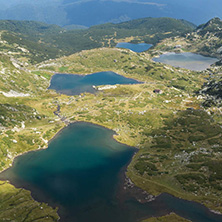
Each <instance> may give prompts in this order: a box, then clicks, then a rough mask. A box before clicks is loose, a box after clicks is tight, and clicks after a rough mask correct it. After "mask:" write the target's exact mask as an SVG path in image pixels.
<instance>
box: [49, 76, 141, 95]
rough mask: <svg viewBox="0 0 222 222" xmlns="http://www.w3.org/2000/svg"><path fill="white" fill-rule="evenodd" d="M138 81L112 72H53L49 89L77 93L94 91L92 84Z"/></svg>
mask: <svg viewBox="0 0 222 222" xmlns="http://www.w3.org/2000/svg"><path fill="white" fill-rule="evenodd" d="M138 83H141V82H139V81H137V80H134V79H130V78H126V77H124V76H121V75H118V74H116V73H114V72H98V73H93V74H90V75H74V74H55V75H54V76H53V77H52V79H51V83H50V86H49V89H54V90H56V91H57V92H58V93H62V94H66V95H78V94H81V93H84V92H89V93H95V92H96V90H95V89H94V88H93V86H99V85H116V84H138Z"/></svg>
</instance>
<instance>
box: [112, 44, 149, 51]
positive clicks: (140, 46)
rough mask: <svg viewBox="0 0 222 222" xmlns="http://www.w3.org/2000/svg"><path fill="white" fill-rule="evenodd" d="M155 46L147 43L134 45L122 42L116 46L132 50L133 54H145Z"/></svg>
mask: <svg viewBox="0 0 222 222" xmlns="http://www.w3.org/2000/svg"><path fill="white" fill-rule="evenodd" d="M152 46H153V45H151V44H147V43H139V44H133V43H128V42H120V43H118V44H117V45H116V47H117V48H124V49H130V50H132V51H133V52H144V51H147V50H148V49H149V48H151V47H152Z"/></svg>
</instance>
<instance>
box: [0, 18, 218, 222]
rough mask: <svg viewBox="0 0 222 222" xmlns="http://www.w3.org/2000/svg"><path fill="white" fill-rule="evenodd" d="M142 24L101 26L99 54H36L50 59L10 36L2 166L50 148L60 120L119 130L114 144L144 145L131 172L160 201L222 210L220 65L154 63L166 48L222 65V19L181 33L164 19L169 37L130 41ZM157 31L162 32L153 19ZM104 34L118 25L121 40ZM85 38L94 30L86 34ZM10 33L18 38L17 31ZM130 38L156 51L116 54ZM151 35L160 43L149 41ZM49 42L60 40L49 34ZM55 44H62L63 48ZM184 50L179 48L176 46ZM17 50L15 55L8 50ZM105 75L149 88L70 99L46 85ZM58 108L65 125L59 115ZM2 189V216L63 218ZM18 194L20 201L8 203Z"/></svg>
mask: <svg viewBox="0 0 222 222" xmlns="http://www.w3.org/2000/svg"><path fill="white" fill-rule="evenodd" d="M161 21H162V20H161ZM137 22H138V21H134V22H131V23H127V24H120V25H118V26H119V27H121V28H122V29H123V30H125V31H119V32H118V28H116V27H113V28H112V27H110V26H111V25H108V28H106V27H103V26H102V25H101V27H95V30H94V28H92V32H91V37H92V39H94V40H95V36H97V37H98V36H99V35H98V33H99V32H101V35H100V36H99V39H98V42H99V44H98V45H97V46H95V47H92V45H90V47H92V48H93V49H89V48H87V47H86V49H87V50H83V49H84V45H81V48H79V49H78V51H77V52H76V53H75V54H71V51H72V50H73V49H72V50H70V51H69V52H68V53H66V52H65V51H64V52H62V51H59V53H61V54H59V53H58V54H57V56H55V57H54V56H52V57H51V56H50V54H48V52H47V51H44V49H42V48H38V50H40V51H41V53H43V54H42V56H40V54H38V53H37V54H36V52H32V51H31V50H32V48H31V46H30V47H29V44H27V42H26V41H22V42H21V43H19V42H18V41H17V40H18V38H17V37H16V38H15V39H13V38H11V37H10V38H9V37H3V38H2V43H1V46H3V49H4V47H5V51H4V50H3V52H2V53H1V57H0V61H1V64H0V66H1V73H0V91H1V93H0V101H1V104H0V141H1V142H0V150H1V151H0V163H1V164H0V169H1V171H2V170H4V169H7V168H8V167H10V166H11V165H12V162H13V160H14V158H15V157H16V156H18V155H20V154H22V153H25V152H28V151H31V150H38V149H43V148H47V146H48V141H50V140H51V139H52V138H53V137H54V136H55V135H56V134H57V133H58V132H59V131H60V130H61V129H62V128H63V127H64V126H65V123H64V121H61V119H62V118H65V119H66V121H67V122H70V123H71V122H77V121H84V122H90V123H94V124H98V125H101V126H104V127H106V128H108V129H112V130H114V131H115V132H116V133H117V134H116V135H114V138H115V139H116V140H117V141H118V142H121V143H124V144H127V145H129V146H134V147H136V148H138V152H137V154H136V155H135V156H134V158H133V160H132V162H131V163H130V165H129V166H128V168H127V172H126V175H127V177H129V178H130V179H131V180H132V182H133V183H134V184H135V185H136V186H138V187H140V188H142V189H143V190H145V191H146V192H148V193H149V194H152V195H155V196H158V195H160V194H161V193H169V194H172V195H174V196H176V197H180V198H183V199H186V200H192V201H196V202H199V203H202V204H203V205H205V206H207V207H208V208H209V209H211V210H214V211H218V212H222V202H221V200H220V198H218V196H220V195H221V189H222V187H221V180H222V177H221V173H222V171H221V170H220V167H219V166H220V165H221V143H222V141H221V133H222V130H221V127H220V126H221V121H222V119H221V107H220V104H221V103H220V101H221V100H220V99H221V98H220V91H219V90H218V91H217V90H213V91H212V87H211V86H212V85H216V86H220V85H219V83H220V81H221V65H220V63H219V62H218V63H216V64H215V65H213V66H211V67H210V68H208V69H206V70H203V71H199V72H197V71H191V70H188V69H182V68H178V67H173V66H170V65H165V64H161V63H155V62H153V61H152V58H153V57H154V56H157V55H161V54H163V53H165V52H188V51H189V52H194V53H201V54H203V55H207V56H214V57H217V58H218V60H220V59H221V52H220V50H219V49H220V47H221V45H220V44H221V42H220V38H219V37H220V32H221V31H220V29H213V28H214V27H215V24H216V27H218V24H219V27H220V25H221V26H222V23H221V21H218V19H213V20H211V21H210V22H208V23H207V24H206V25H205V26H201V27H198V28H197V30H194V27H193V28H190V26H189V28H188V29H187V28H185V30H183V31H182V30H180V29H178V30H176V31H175V30H174V29H176V28H175V27H179V26H180V25H181V21H179V24H178V26H175V23H174V22H175V21H174V20H173V21H172V20H168V19H167V20H166V22H167V23H170V24H171V25H169V26H167V27H168V28H169V27H173V29H171V28H169V30H164V32H165V33H166V32H167V31H169V32H167V33H170V34H166V35H165V34H163V33H161V34H160V35H159V34H154V35H155V37H151V36H152V35H153V33H154V32H158V31H157V30H155V31H154V32H153V33H149V34H148V33H147V31H141V32H140V33H142V34H141V36H138V35H137V34H136V35H135V36H132V33H136V32H135V29H133V31H132V32H130V31H129V33H124V32H126V30H128V29H129V30H130V28H129V27H126V28H124V26H125V25H129V26H130V27H132V28H133V25H134V24H136V25H135V26H137V24H138V23H137ZM172 23H173V24H172ZM153 25H154V26H155V27H157V25H156V23H155V22H154V24H153ZM103 29H104V30H103ZM106 29H109V30H112V33H113V31H114V30H115V31H116V29H117V35H115V36H112V34H109V32H108V33H107V35H105V34H104V33H106ZM138 30H139V28H138ZM141 30H143V29H142V28H141ZM198 30H201V31H198ZM7 32H8V31H7ZM83 32H84V33H88V31H81V32H80V33H83ZM80 33H79V34H75V35H80ZM10 35H12V36H17V35H20V34H18V33H15V32H12V33H10ZM22 35H24V34H22ZM26 35H27V36H28V37H26V38H27V39H29V40H27V41H31V40H30V38H32V37H30V36H32V35H30V34H28V33H26ZM72 35H73V34H71V33H64V39H63V37H61V40H58V39H56V41H62V40H63V41H64V42H65V41H66V39H67V38H68V36H72ZM86 35H87V34H86ZM43 36H44V34H43ZM46 36H47V35H46ZM107 36H108V37H107ZM111 36H112V38H113V39H112V41H113V43H112V45H111V46H112V47H107V46H108V45H107V44H106V41H105V40H104V39H106V40H108V39H110V37H111ZM159 36H160V37H159ZM66 37H67V38H66ZM59 38H60V37H59ZM128 38H131V40H132V42H134V43H135V42H140V41H141V42H143V41H144V42H147V43H152V44H155V45H154V47H152V48H150V49H149V50H148V51H145V52H141V53H135V52H133V51H130V50H128V49H119V48H113V47H114V46H115V45H116V43H117V42H123V40H124V41H127V39H128ZM9 39H10V41H14V42H10V41H9ZM22 39H23V37H22ZM151 39H153V41H149V40H151ZM38 41H39V39H38V40H35V41H34V40H33V38H32V44H34V45H36V47H37V46H38V47H40V46H39V43H38ZM50 41H51V40H50ZM44 42H45V43H44V44H46V45H47V44H52V43H48V42H47V40H46V38H45V40H44ZM83 42H84V39H83ZM102 42H104V45H103V44H102ZM54 44H55V45H56V44H57V46H59V44H58V42H57V43H56V42H55V43H54ZM66 44H67V43H66ZM40 45H41V44H40ZM178 45H180V47H176V46H178ZM57 46H56V47H55V48H57V49H56V50H58V48H59V47H57ZM101 46H103V47H101ZM105 46H106V47H105ZM44 47H45V46H44ZM66 47H67V46H66ZM207 47H208V48H207ZM209 47H210V48H211V50H209ZM9 48H10V51H13V50H14V52H13V53H9V52H8V51H9ZM21 48H22V49H23V50H22V49H21ZM59 50H62V46H61V48H60V49H59ZM40 51H39V52H40ZM72 52H74V51H72ZM52 53H53V52H52ZM38 56H40V57H41V59H40V60H39V59H38ZM56 57H59V58H56ZM105 71H112V72H115V73H117V74H119V75H122V76H124V77H126V78H131V79H136V80H138V81H140V82H142V84H133V85H121V84H118V85H116V87H114V88H112V87H111V88H109V87H108V88H106V87H105V88H104V87H103V86H96V88H97V89H99V88H102V90H98V91H97V92H96V93H94V94H91V93H87V92H84V93H81V94H79V95H71V96H67V95H64V94H57V93H56V92H55V91H54V90H49V89H48V87H49V85H50V80H51V77H52V76H53V75H54V74H55V73H67V74H79V75H86V74H90V73H96V72H105ZM214 88H216V89H218V88H217V87H213V89H214ZM9 92H11V93H9ZM15 92H16V93H15ZM4 93H8V94H4ZM21 93H23V94H21ZM24 95H26V96H24ZM210 99H211V100H210ZM209 101H211V102H209ZM206 104H208V105H206ZM58 105H59V107H60V116H61V117H62V118H61V119H60V118H58V116H55V115H54V112H55V111H56V110H57V106H58ZM1 183H2V184H1V186H0V191H1V192H0V203H1V208H2V209H3V210H2V211H0V217H1V218H4V219H5V221H7V220H8V221H12V220H14V219H15V218H17V217H18V215H21V217H22V216H23V217H24V219H23V221H33V220H34V221H57V219H58V215H57V214H56V211H57V209H52V208H51V207H50V206H48V205H46V204H41V203H37V202H35V201H34V200H33V199H32V198H31V196H30V193H29V192H28V191H26V190H24V189H17V188H14V187H13V186H12V185H10V184H9V183H8V182H1ZM12 193H13V198H10V197H11V195H12ZM20 195H21V196H20ZM5 199H7V201H5ZM21 206H25V207H21ZM24 209H26V211H25V212H23V210H24ZM39 211H40V212H41V214H40V213H39ZM15 212H16V214H15ZM166 218H169V219H165V218H164V219H163V221H172V220H173V219H172V218H174V219H175V218H178V216H177V215H175V214H172V215H170V216H166ZM21 220H22V219H21ZM175 220H176V219H175ZM184 220H185V219H184ZM147 221H152V219H148V220H147ZM153 221H155V219H153ZM160 221H161V220H160ZM181 221H182V219H181Z"/></svg>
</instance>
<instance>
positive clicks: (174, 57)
mask: <svg viewBox="0 0 222 222" xmlns="http://www.w3.org/2000/svg"><path fill="white" fill-rule="evenodd" d="M153 61H155V62H161V63H164V64H168V65H172V66H174V67H180V68H185V69H190V70H193V71H203V70H205V69H207V68H209V67H210V65H212V64H214V63H215V62H217V61H218V59H217V58H211V57H206V56H202V55H199V54H195V53H191V52H185V53H174V52H169V53H166V54H163V55H160V56H159V57H155V58H153Z"/></svg>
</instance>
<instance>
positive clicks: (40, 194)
mask: <svg viewBox="0 0 222 222" xmlns="http://www.w3.org/2000/svg"><path fill="white" fill-rule="evenodd" d="M113 134H114V133H113V131H111V130H108V129H106V128H103V127H100V126H97V125H94V124H89V123H84V122H78V123H74V124H71V125H70V126H68V127H66V128H65V129H64V130H62V131H61V133H60V134H58V136H56V137H55V138H54V139H53V140H52V141H51V142H50V144H49V147H48V149H45V150H39V151H35V152H29V153H27V154H24V155H22V156H20V157H18V158H16V159H15V161H14V164H13V167H11V168H9V169H8V170H6V171H4V172H3V173H2V174H0V179H4V180H9V181H10V182H11V183H12V184H14V185H15V186H16V187H24V188H26V189H29V190H31V192H32V196H33V197H34V198H35V199H36V200H38V201H45V202H48V203H49V204H50V205H52V206H59V214H60V216H61V221H64V222H75V221H76V222H89V221H93V222H94V221H95V222H104V221H107V222H113V221H115V222H123V221H124V222H135V221H140V220H141V219H143V218H148V217H151V216H162V215H165V214H168V213H170V212H172V211H173V212H176V213H177V214H179V215H180V216H182V217H185V218H187V219H190V220H192V221H196V222H219V221H222V216H219V215H216V214H213V213H211V212H210V211H209V210H208V209H207V208H205V207H203V206H202V205H200V204H198V203H195V202H190V201H185V200H182V199H179V198H175V197H173V196H171V195H169V194H162V195H160V196H158V197H157V198H156V200H154V201H151V202H147V203H140V202H138V201H137V200H136V199H135V198H134V195H132V192H129V191H128V189H129V188H128V189H124V185H123V184H124V181H125V176H124V172H125V170H126V166H127V165H128V164H129V162H130V160H131V158H132V156H133V155H134V153H135V152H136V149H135V148H133V147H129V146H126V145H123V144H120V143H117V142H116V141H115V140H114V139H113V138H112V136H113Z"/></svg>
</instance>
